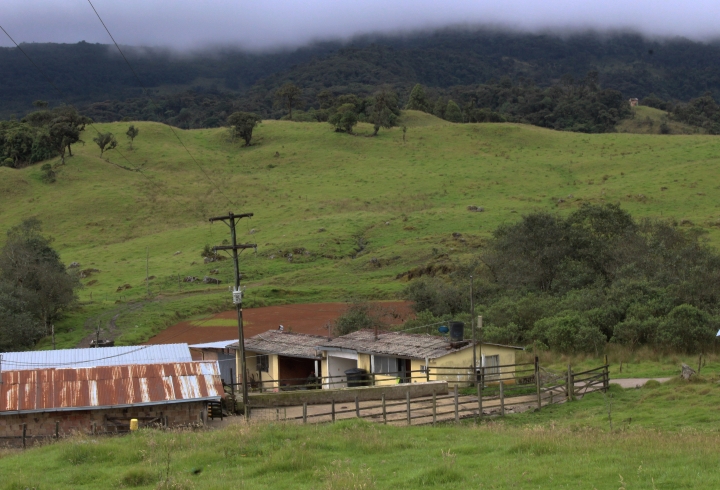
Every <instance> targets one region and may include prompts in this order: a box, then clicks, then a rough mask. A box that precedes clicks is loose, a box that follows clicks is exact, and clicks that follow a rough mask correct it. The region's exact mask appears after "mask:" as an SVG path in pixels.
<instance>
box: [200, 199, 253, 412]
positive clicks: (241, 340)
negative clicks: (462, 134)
mask: <svg viewBox="0 0 720 490" xmlns="http://www.w3.org/2000/svg"><path fill="white" fill-rule="evenodd" d="M252 216H253V213H243V214H233V213H228V215H227V216H218V217H215V218H210V222H211V223H212V222H214V221H222V222H223V223H225V224H226V225H228V226H229V227H230V239H231V243H232V244H231V245H220V246H217V247H213V250H214V251H215V252H217V251H218V250H232V253H233V262H234V263H235V289H234V290H233V303H235V309H236V310H237V319H238V348H239V349H240V364H241V369H242V394H243V405H244V406H245V414H247V413H248V408H247V407H248V404H249V401H250V400H249V399H248V386H247V385H248V383H247V381H248V379H247V378H248V377H247V365H246V361H245V335H244V334H243V315H242V290H241V289H240V266H239V265H238V250H242V249H246V248H254V249H255V250H257V244H255V243H246V244H241V245H238V244H237V238H236V234H235V224H236V220H239V219H242V218H251V217H252Z"/></svg>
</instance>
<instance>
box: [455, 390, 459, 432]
mask: <svg viewBox="0 0 720 490" xmlns="http://www.w3.org/2000/svg"><path fill="white" fill-rule="evenodd" d="M459 421H460V412H459V411H458V385H457V383H455V422H456V423H457V422H459Z"/></svg>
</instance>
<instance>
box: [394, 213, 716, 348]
mask: <svg viewBox="0 0 720 490" xmlns="http://www.w3.org/2000/svg"><path fill="white" fill-rule="evenodd" d="M471 272H474V273H475V275H476V277H479V278H480V280H479V282H478V283H476V291H477V295H476V297H475V301H476V308H477V311H478V312H479V313H481V314H482V315H483V320H484V324H485V338H486V339H487V340H489V341H493V342H501V343H509V344H520V345H527V344H533V343H534V344H536V345H539V346H546V347H549V348H552V349H555V350H558V351H562V352H575V351H579V352H599V351H601V350H602V349H603V348H604V346H605V344H606V342H617V343H621V344H626V345H628V346H630V347H632V348H634V347H637V346H640V345H652V346H656V347H659V348H665V349H670V350H676V351H685V352H702V351H706V350H708V349H710V348H712V347H713V346H714V343H715V333H716V332H717V329H718V324H719V323H720V317H719V316H718V315H719V314H720V309H719V307H718V305H720V255H718V253H717V251H715V250H714V249H712V248H710V247H708V246H707V245H706V244H705V243H704V241H703V238H702V235H701V234H700V232H698V231H696V230H693V229H689V230H683V229H681V228H679V227H678V226H677V225H676V224H675V223H670V222H665V221H658V220H641V221H637V220H634V219H633V218H632V217H631V216H630V215H629V214H628V213H627V212H626V211H624V210H622V209H621V208H620V207H618V206H615V205H604V206H599V205H585V206H583V207H581V208H580V209H578V210H576V211H575V212H573V213H571V214H570V215H568V216H567V217H561V216H558V215H554V214H549V213H544V212H540V213H534V214H530V215H527V216H524V217H523V218H522V219H521V220H520V221H519V222H517V223H513V224H507V225H502V226H500V227H499V228H497V229H496V230H495V231H494V233H493V237H492V240H491V241H490V243H489V244H488V245H487V247H485V248H484V250H483V252H482V254H480V256H479V257H478V262H477V263H475V264H470V265H468V266H466V267H464V268H458V269H457V270H456V271H455V272H454V273H452V274H451V275H450V276H449V277H440V276H438V277H427V276H426V277H422V278H420V279H416V280H414V281H412V282H411V283H410V284H409V285H408V287H407V288H406V296H407V297H408V298H409V299H411V300H413V301H414V302H415V304H416V309H417V310H418V312H424V313H421V318H422V319H423V321H426V322H428V323H430V321H429V320H432V319H433V318H438V317H443V316H444V317H449V316H452V315H463V314H467V312H468V311H469V294H468V287H467V282H468V280H467V277H468V275H469V274H470V273H471Z"/></svg>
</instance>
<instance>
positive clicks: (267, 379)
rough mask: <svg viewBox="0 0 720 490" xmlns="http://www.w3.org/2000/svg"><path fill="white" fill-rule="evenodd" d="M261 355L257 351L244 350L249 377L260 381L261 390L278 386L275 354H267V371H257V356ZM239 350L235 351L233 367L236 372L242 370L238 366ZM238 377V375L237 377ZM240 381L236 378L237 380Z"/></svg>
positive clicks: (278, 372) (278, 371)
mask: <svg viewBox="0 0 720 490" xmlns="http://www.w3.org/2000/svg"><path fill="white" fill-rule="evenodd" d="M258 355H261V354H258V353H257V352H252V351H245V363H246V365H247V370H248V372H249V373H250V376H251V377H254V379H255V380H256V381H262V382H263V383H262V387H263V391H272V390H276V389H277V388H278V385H277V380H278V379H279V377H280V364H279V363H278V356H277V354H268V372H264V371H259V370H258V366H257V356H258ZM240 364H241V362H240V351H235V369H236V370H237V371H236V372H238V373H240V372H242V369H241V367H240ZM238 378H239V377H238ZM240 381H242V380H241V379H238V382H240Z"/></svg>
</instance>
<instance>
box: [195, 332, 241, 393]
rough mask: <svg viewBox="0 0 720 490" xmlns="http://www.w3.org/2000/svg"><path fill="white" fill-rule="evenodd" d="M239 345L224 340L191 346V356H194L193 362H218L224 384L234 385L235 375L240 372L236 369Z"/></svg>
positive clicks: (234, 341) (235, 342)
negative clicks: (236, 350) (236, 354)
mask: <svg viewBox="0 0 720 490" xmlns="http://www.w3.org/2000/svg"><path fill="white" fill-rule="evenodd" d="M237 343H238V341H237V340H223V341H220V342H206V343H204V344H193V345H191V346H190V355H192V358H193V361H217V362H218V366H220V378H221V379H222V380H223V383H234V382H235V381H234V379H233V378H235V373H239V372H240V371H239V370H238V369H236V368H235V349H236V348H237ZM233 345H234V346H235V347H233Z"/></svg>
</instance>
